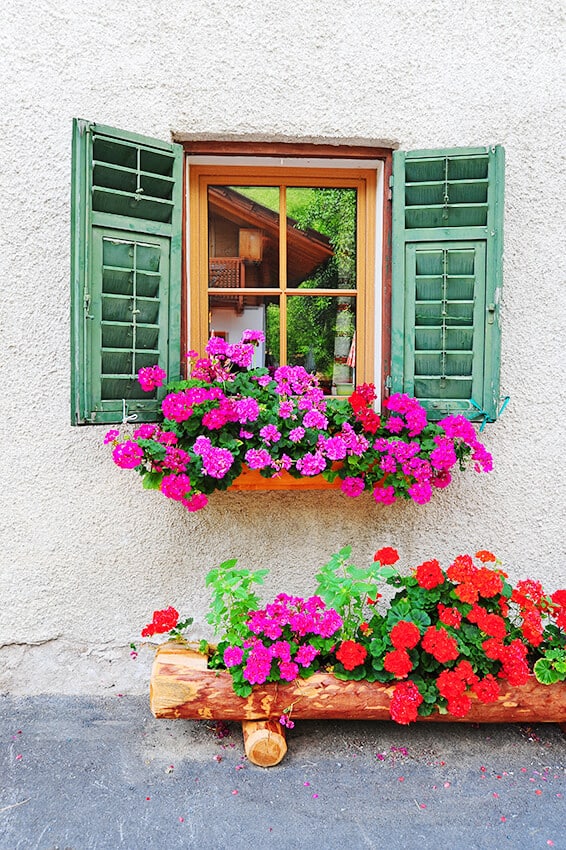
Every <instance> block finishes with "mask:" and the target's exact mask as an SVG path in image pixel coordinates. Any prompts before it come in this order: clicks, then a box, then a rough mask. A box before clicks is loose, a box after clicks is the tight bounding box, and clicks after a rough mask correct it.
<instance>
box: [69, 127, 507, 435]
mask: <svg viewBox="0 0 566 850" xmlns="http://www.w3.org/2000/svg"><path fill="white" fill-rule="evenodd" d="M392 161H393V177H392V179H391V181H390V175H391V162H392ZM184 164H185V165H186V166H187V168H186V170H185V173H184V172H183V165H184ZM502 179H503V151H502V149H500V148H494V149H487V148H481V149H479V148H478V149H462V150H459V149H456V150H451V151H424V152H416V153H415V152H409V153H405V152H395V154H394V155H393V157H392V156H391V151H387V150H381V149H372V148H339V147H337V148H334V147H332V146H316V145H298V146H295V145H284V144H283V145H269V144H252V145H247V146H245V145H243V143H186V144H185V150H183V147H182V146H181V145H179V144H169V143H166V142H160V141H156V140H153V139H147V138H144V137H140V136H137V135H134V134H129V133H124V132H122V131H117V130H114V129H112V128H108V127H103V126H100V125H96V124H89V123H88V122H85V121H75V123H74V137H73V215H72V220H73V252H72V278H73V287H72V306H73V325H72V351H73V385H72V390H73V421H74V422H75V423H96V422H119V421H123V420H124V419H126V418H128V417H130V418H135V419H136V420H137V421H149V420H152V419H155V417H156V416H157V414H158V410H159V401H160V398H159V391H156V392H154V393H153V394H149V397H148V395H147V394H145V393H143V392H142V391H141V389H140V388H139V385H138V383H137V372H138V370H139V368H141V367H142V366H145V365H149V364H152V363H159V364H160V365H161V366H162V367H163V368H164V369H165V370H166V371H167V373H168V376H169V378H170V379H175V378H176V377H179V375H180V373H181V370H182V363H183V359H182V354H183V353H184V351H185V350H186V349H187V348H189V347H193V348H197V349H198V350H202V348H203V346H204V344H205V342H206V339H207V338H208V336H209V335H210V334H211V333H214V334H218V335H224V336H225V337H226V338H228V339H229V340H235V339H238V338H239V335H240V332H241V330H243V329H244V328H246V327H255V328H259V329H262V330H263V331H264V332H265V333H266V337H267V339H266V344H265V346H264V347H262V348H261V350H260V351H259V352H258V355H257V356H258V357H259V358H260V362H261V363H262V364H266V365H279V364H284V363H289V364H291V365H293V364H300V365H304V366H305V368H307V369H308V370H309V371H315V372H316V373H317V374H318V376H319V379H320V381H321V385H322V386H323V388H324V389H325V391H326V392H327V393H328V394H349V392H350V391H351V388H352V386H353V385H354V384H355V383H361V382H363V381H374V382H375V383H376V384H377V385H378V387H381V388H382V390H383V392H389V391H401V392H407V393H409V394H410V395H414V396H416V397H418V398H419V399H420V400H421V401H422V403H423V404H424V405H425V406H426V407H427V408H428V410H429V412H430V414H431V416H432V418H434V417H437V418H438V417H440V416H442V415H445V414H446V412H449V411H450V412H454V411H463V412H465V413H466V415H468V416H469V417H470V418H474V417H477V416H480V415H481V416H483V417H484V418H485V417H488V418H490V419H494V418H495V416H496V413H497V407H498V401H499V388H498V365H499V321H498V319H499V315H498V313H499V293H500V286H501V240H502V232H501V220H502ZM183 185H184V186H185V187H186V189H185V197H184V195H183ZM390 186H391V191H392V214H391V204H390V201H389V192H390ZM391 221H392V226H391ZM184 280H186V283H185V284H183V281H184Z"/></svg>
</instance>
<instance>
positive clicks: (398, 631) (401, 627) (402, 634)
mask: <svg viewBox="0 0 566 850" xmlns="http://www.w3.org/2000/svg"><path fill="white" fill-rule="evenodd" d="M389 637H390V638H391V643H392V644H393V646H394V647H395V649H413V647H415V646H416V645H417V643H418V642H419V640H420V639H421V633H420V629H419V627H418V626H416V625H415V624H414V623H410V622H408V621H407V620H400V621H399V622H398V623H395V625H394V626H393V628H392V629H391V634H390V635H389Z"/></svg>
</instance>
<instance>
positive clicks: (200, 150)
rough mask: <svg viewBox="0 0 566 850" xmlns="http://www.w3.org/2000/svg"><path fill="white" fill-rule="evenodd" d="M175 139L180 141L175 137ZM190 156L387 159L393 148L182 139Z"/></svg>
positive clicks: (181, 142) (180, 142)
mask: <svg viewBox="0 0 566 850" xmlns="http://www.w3.org/2000/svg"><path fill="white" fill-rule="evenodd" d="M173 140H174V141H176V139H175V136H173ZM179 144H181V145H182V146H183V148H184V150H185V153H186V154H187V155H188V156H275V157H291V158H293V157H299V158H305V159H308V158H316V159H385V158H386V157H388V156H389V157H390V156H391V151H392V149H391V148H381V147H373V146H370V145H339V144H337V145H331V144H321V145H319V144H311V143H304V142H229V141H226V142H218V141H216V142H210V141H198V140H189V141H186V140H181V141H179Z"/></svg>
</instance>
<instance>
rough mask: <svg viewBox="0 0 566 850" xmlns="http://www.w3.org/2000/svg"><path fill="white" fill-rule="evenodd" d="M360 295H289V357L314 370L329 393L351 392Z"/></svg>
mask: <svg viewBox="0 0 566 850" xmlns="http://www.w3.org/2000/svg"><path fill="white" fill-rule="evenodd" d="M355 327H356V299H355V298H352V297H346V296H336V297H329V296H319V295H313V296H308V297H299V296H297V297H293V298H289V302H288V308H287V359H288V362H289V364H290V365H299V366H304V368H305V369H306V370H307V371H308V372H314V373H315V374H316V375H317V377H318V379H319V381H320V384H321V386H322V388H323V389H324V391H325V393H327V394H333V395H335V394H338V395H342V394H349V393H350V392H351V391H352V384H353V383H354V380H355V365H356V357H355Z"/></svg>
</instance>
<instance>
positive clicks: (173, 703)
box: [150, 643, 566, 723]
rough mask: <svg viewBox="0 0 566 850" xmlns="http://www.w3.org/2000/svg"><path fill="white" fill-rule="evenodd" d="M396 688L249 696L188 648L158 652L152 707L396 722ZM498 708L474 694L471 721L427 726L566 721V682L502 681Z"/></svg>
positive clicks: (173, 713) (309, 683)
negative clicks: (392, 709) (516, 683)
mask: <svg viewBox="0 0 566 850" xmlns="http://www.w3.org/2000/svg"><path fill="white" fill-rule="evenodd" d="M394 687H395V686H394V685H382V684H379V683H378V682H366V681H361V682H344V681H341V680H339V679H336V678H335V677H334V676H333V675H332V674H331V673H315V674H314V675H313V676H311V677H310V679H297V680H295V681H294V682H289V683H287V684H281V683H279V682H278V683H272V684H267V685H257V686H255V687H254V689H253V691H252V694H251V695H250V696H249V697H247V699H243V698H242V697H239V696H237V695H236V694H235V693H234V691H233V689H232V677H231V676H230V674H229V673H228V672H227V671H225V670H219V671H215V670H207V669H206V658H205V657H204V656H202V655H199V654H198V653H196V652H194V651H192V650H190V649H187V648H186V647H184V646H182V645H181V644H176V643H167V644H163V645H162V646H161V647H159V649H158V650H157V653H156V656H155V661H154V664H153V669H152V673H151V682H150V705H151V710H152V712H153V714H154V715H155V717H170V718H174V717H178V718H185V719H189V720H207V719H211V720H268V719H271V718H275V719H276V718H279V717H280V716H281V714H282V713H283V711H284V710H285V709H289V708H290V707H292V711H293V720H300V719H310V720H316V719H319V718H321V719H322V718H323V719H328V720H390V719H391V718H390V714H389V704H390V701H391V695H392V693H393V690H394ZM500 689H501V694H500V697H499V699H498V701H497V702H496V703H490V704H487V705H485V704H483V703H480V702H479V701H478V700H477V698H476V697H475V695H474V694H471V695H470V698H471V700H472V709H471V711H470V713H469V714H467V715H466V717H463V718H459V717H453V716H452V715H451V714H438V712H435V713H434V714H432V715H431V716H430V717H419V718H418V719H419V721H420V722H422V721H429V722H431V721H432V722H441V723H458V722H461V723H566V684H564V683H558V684H555V685H541V684H540V683H539V682H537V681H536V679H535V678H534V676H532V677H531V678H530V679H529V681H528V683H527V684H526V685H521V686H520V687H512V686H511V685H509V684H508V682H507V681H506V680H501V682H500Z"/></svg>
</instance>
